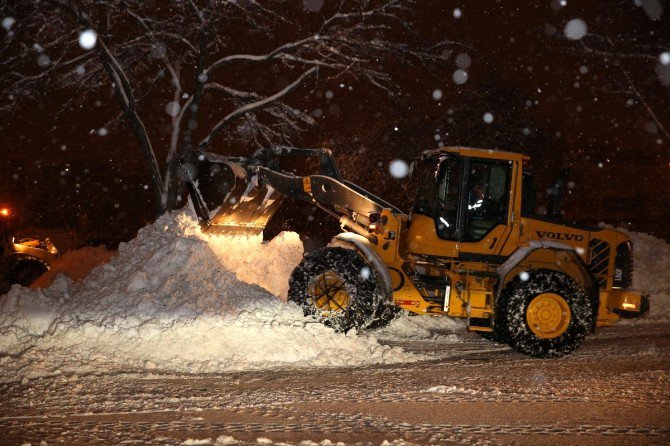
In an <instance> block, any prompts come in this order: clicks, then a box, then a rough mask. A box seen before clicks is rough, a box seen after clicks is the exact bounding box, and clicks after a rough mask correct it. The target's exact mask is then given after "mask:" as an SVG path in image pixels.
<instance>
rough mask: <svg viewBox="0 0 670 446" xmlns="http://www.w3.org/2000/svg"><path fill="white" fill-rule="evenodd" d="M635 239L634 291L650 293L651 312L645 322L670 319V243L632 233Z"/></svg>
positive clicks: (634, 321) (631, 235)
mask: <svg viewBox="0 0 670 446" xmlns="http://www.w3.org/2000/svg"><path fill="white" fill-rule="evenodd" d="M628 235H629V236H630V237H631V239H632V240H633V264H634V268H635V269H634V271H633V289H635V290H638V291H641V292H643V293H648V294H649V296H650V297H649V301H650V305H651V307H650V310H649V314H648V315H647V316H646V318H643V319H633V320H632V322H633V323H636V322H638V321H642V320H645V319H646V320H649V321H659V320H670V244H668V243H667V242H665V241H664V240H661V239H658V238H656V237H653V236H651V235H648V234H641V233H636V232H629V233H628Z"/></svg>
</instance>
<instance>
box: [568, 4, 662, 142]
mask: <svg viewBox="0 0 670 446" xmlns="http://www.w3.org/2000/svg"><path fill="white" fill-rule="evenodd" d="M604 14H605V15H606V18H604V19H602V20H601V22H603V23H604V24H601V25H600V26H598V25H597V24H596V25H593V26H592V28H590V29H589V32H588V33H586V34H585V35H584V37H583V38H580V39H578V40H576V41H574V40H572V41H571V40H569V39H567V38H565V37H563V36H562V35H560V34H559V35H558V36H560V37H561V40H562V41H563V42H565V44H567V45H568V46H569V48H570V49H571V50H572V51H574V52H577V53H580V54H583V55H585V56H587V57H589V58H595V59H597V60H599V61H600V62H601V63H604V64H606V65H607V66H608V67H610V68H612V73H613V74H614V76H612V77H610V78H608V81H610V82H612V83H613V84H614V88H607V89H605V91H606V92H608V93H613V94H622V95H625V96H628V97H629V98H631V99H633V100H634V102H636V103H639V104H641V105H642V106H643V107H644V111H645V113H646V114H647V115H648V116H649V118H651V120H652V121H653V122H654V124H655V125H656V127H657V128H658V131H660V132H661V133H662V134H663V135H664V136H665V137H666V138H667V139H668V140H670V132H669V128H668V124H667V123H664V119H663V116H662V113H659V111H658V110H657V109H658V106H656V107H655V106H654V104H653V102H654V101H652V100H651V99H653V97H654V90H656V91H657V90H658V87H659V86H660V85H662V86H666V87H668V86H670V65H669V64H667V63H666V64H664V63H662V62H661V61H660V56H661V54H663V53H664V52H667V51H668V47H667V41H666V40H665V39H664V38H663V37H664V36H662V35H659V34H658V33H656V34H655V33H648V32H646V30H644V31H641V30H639V29H637V28H635V27H628V28H619V29H616V30H612V29H607V26H606V24H611V23H615V20H614V17H611V16H610V14H614V12H612V11H609V10H606V11H604ZM647 14H648V15H650V17H651V14H650V12H649V11H647ZM599 28H603V29H599ZM664 33H665V34H667V31H666V32H664ZM661 34H663V33H661ZM641 70H644V80H643V81H640V80H639V79H640V76H635V75H634V73H636V72H640V71H641ZM617 74H618V75H617ZM667 91H668V90H666V92H667ZM657 99H658V98H657Z"/></svg>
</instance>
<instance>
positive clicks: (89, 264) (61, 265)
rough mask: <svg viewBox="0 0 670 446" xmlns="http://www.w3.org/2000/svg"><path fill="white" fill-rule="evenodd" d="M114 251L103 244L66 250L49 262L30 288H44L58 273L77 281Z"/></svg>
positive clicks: (105, 260)
mask: <svg viewBox="0 0 670 446" xmlns="http://www.w3.org/2000/svg"><path fill="white" fill-rule="evenodd" d="M115 255H116V253H115V252H114V251H111V250H109V249H107V248H105V247H104V246H96V247H91V246H86V247H84V248H80V249H75V250H73V251H68V252H66V253H65V254H63V256H62V257H59V258H58V259H56V261H55V262H54V263H53V264H51V266H50V267H49V271H47V272H46V273H44V274H42V275H41V276H40V277H39V278H38V279H37V280H36V281H35V282H33V283H32V285H30V287H31V288H46V287H48V286H49V285H51V284H52V283H53V281H54V280H55V279H56V277H57V276H58V275H59V274H62V275H65V276H67V277H69V278H70V279H72V281H73V282H79V281H81V280H83V279H84V278H86V276H88V274H89V273H90V272H91V271H92V270H93V269H94V268H95V267H96V266H98V265H102V264H103V263H107V262H109V261H110V260H111V259H112V257H114V256H115Z"/></svg>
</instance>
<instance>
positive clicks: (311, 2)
mask: <svg viewBox="0 0 670 446" xmlns="http://www.w3.org/2000/svg"><path fill="white" fill-rule="evenodd" d="M323 3H324V0H302V5H303V6H304V8H305V9H306V10H307V11H311V12H317V11H321V8H323Z"/></svg>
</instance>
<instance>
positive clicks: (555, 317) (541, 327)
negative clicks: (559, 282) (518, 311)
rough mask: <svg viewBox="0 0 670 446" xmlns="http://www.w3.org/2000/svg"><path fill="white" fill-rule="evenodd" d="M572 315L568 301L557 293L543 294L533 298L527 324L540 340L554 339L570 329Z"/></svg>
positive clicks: (527, 311)
mask: <svg viewBox="0 0 670 446" xmlns="http://www.w3.org/2000/svg"><path fill="white" fill-rule="evenodd" d="M571 318H572V313H571V312H570V305H568V303H567V302H566V300H565V299H564V298H563V297H562V296H560V295H558V294H555V293H542V294H539V295H537V296H535V297H534V298H533V300H531V301H530V303H529V304H528V308H527V309H526V322H527V323H528V327H530V329H531V331H532V332H533V333H535V335H537V336H538V337H540V338H544V339H553V338H557V337H559V336H561V335H562V334H563V333H565V331H566V330H567V329H568V326H569V325H570V320H571Z"/></svg>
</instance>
